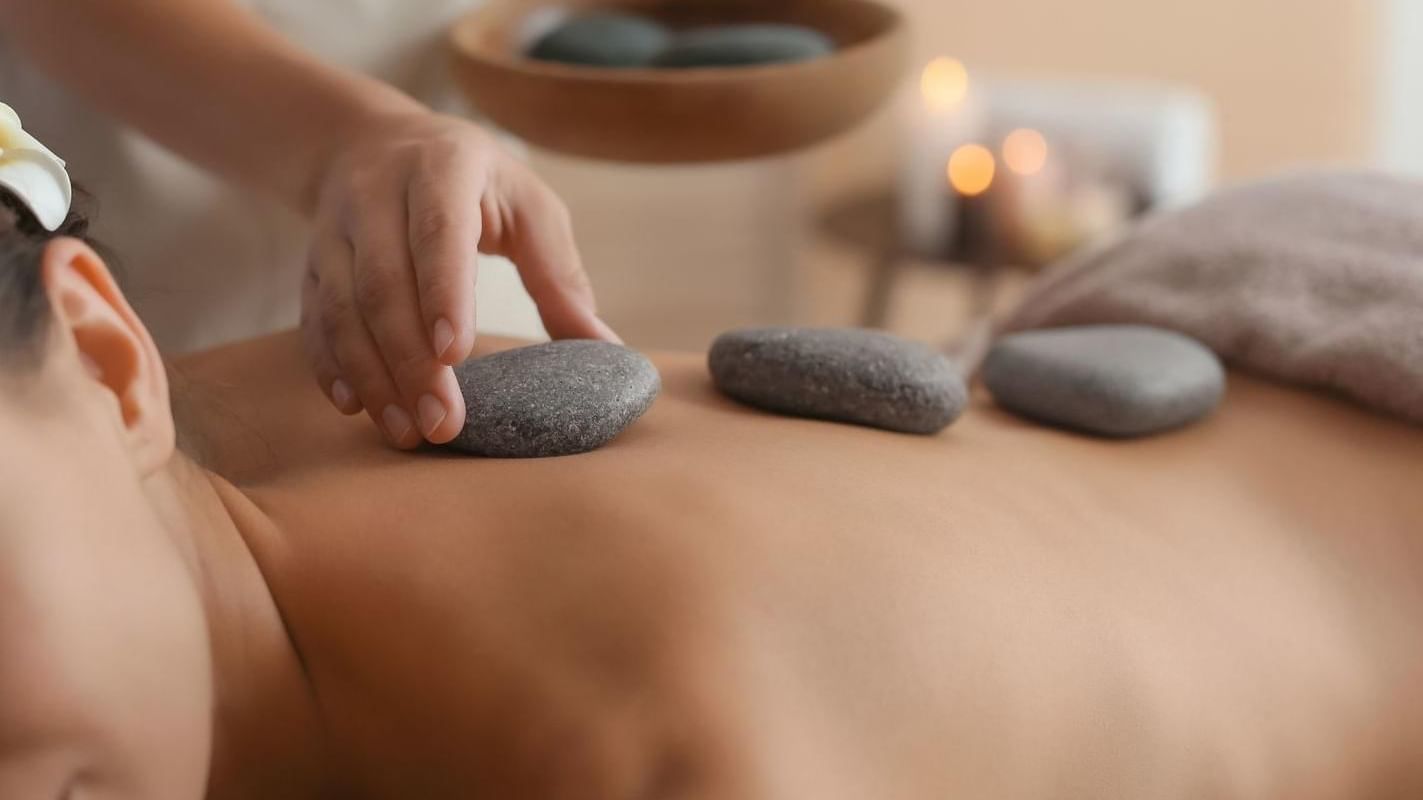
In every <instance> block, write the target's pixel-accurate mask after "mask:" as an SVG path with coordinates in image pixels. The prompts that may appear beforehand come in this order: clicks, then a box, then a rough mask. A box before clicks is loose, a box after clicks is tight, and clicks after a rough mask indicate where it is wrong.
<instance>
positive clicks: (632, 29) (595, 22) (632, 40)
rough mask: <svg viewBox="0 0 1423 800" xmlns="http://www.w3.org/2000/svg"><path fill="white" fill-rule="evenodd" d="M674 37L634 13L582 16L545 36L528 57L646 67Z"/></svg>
mask: <svg viewBox="0 0 1423 800" xmlns="http://www.w3.org/2000/svg"><path fill="white" fill-rule="evenodd" d="M671 39H672V34H671V32H670V31H668V30H667V28H665V27H663V26H662V25H661V24H659V23H657V22H654V21H653V20H650V19H647V18H646V17H639V16H636V15H633V14H616V13H592V14H581V15H579V16H577V17H574V18H573V19H570V20H569V21H567V22H565V23H563V24H562V25H560V26H558V27H557V28H554V29H553V30H552V31H550V32H548V33H547V34H545V35H544V36H543V37H541V38H540V39H539V40H538V41H537V42H535V43H534V45H533V47H531V48H529V53H528V55H529V57H530V58H536V59H539V60H540V61H558V62H562V63H565V64H582V65H584V66H592V67H624V68H629V67H646V66H650V65H651V64H652V60H653V59H654V58H656V57H657V56H658V54H660V53H661V52H662V51H663V50H665V49H666V48H667V46H668V44H669V43H670V42H671Z"/></svg>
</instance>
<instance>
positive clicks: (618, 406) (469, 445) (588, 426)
mask: <svg viewBox="0 0 1423 800" xmlns="http://www.w3.org/2000/svg"><path fill="white" fill-rule="evenodd" d="M455 377H456V378H457V379H458V380H459V385H460V391H461V392H462V393H463V394H464V403H465V424H464V430H462V431H460V434H459V436H457V437H455V439H454V441H452V442H450V443H449V445H448V446H449V447H452V448H454V449H456V450H462V451H464V452H466V453H473V454H474V455H479V456H491V457H494V458H541V457H544V456H564V455H572V454H574V453H584V452H587V451H589V450H594V449H596V448H599V447H602V446H603V445H605V444H607V443H608V442H609V441H611V440H612V438H613V437H614V436H617V435H618V434H619V433H622V431H623V429H625V428H627V427H628V426H629V425H631V424H632V423H633V421H634V420H636V419H637V418H638V417H640V416H642V414H643V412H645V411H647V409H648V408H650V407H651V406H652V401H653V400H654V399H656V397H657V393H658V392H659V391H661V388H662V379H661V377H659V376H658V374H657V368H656V367H654V366H652V362H651V361H648V360H647V358H646V357H645V356H643V355H641V354H640V353H636V352H634V351H632V350H629V349H627V348H626V347H622V346H619V345H615V344H610V343H608V342H596V341H585V340H565V341H558V342H549V343H547V344H536V345H531V346H529V347H520V348H518V349H516V350H505V351H503V352H499V353H494V354H493V355H488V356H484V357H482V358H476V359H472V360H469V361H466V362H464V363H463V364H461V365H459V366H458V367H456V368H455Z"/></svg>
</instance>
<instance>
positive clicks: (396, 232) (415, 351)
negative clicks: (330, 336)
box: [351, 207, 464, 444]
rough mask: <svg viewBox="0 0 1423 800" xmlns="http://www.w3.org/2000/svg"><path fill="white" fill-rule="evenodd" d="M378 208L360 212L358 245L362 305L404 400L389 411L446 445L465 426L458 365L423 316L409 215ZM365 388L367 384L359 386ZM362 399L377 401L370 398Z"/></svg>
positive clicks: (356, 279) (356, 277) (386, 413)
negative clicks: (442, 351) (446, 356)
mask: <svg viewBox="0 0 1423 800" xmlns="http://www.w3.org/2000/svg"><path fill="white" fill-rule="evenodd" d="M404 210H405V209H404V208H403V207H402V208H400V209H399V212H400V213H395V214H391V213H390V210H389V209H388V208H380V209H377V208H374V207H372V208H370V209H369V211H368V212H367V213H363V214H360V215H358V216H357V217H356V219H357V220H358V221H357V222H356V224H355V225H354V226H353V228H352V231H351V234H352V243H353V245H354V250H355V252H354V259H353V262H352V263H353V265H354V267H353V269H352V283H353V287H352V288H353V294H354V297H355V302H356V308H357V310H358V311H359V312H360V315H361V318H362V320H364V322H365V327H366V329H367V330H368V331H369V333H370V337H371V339H372V340H373V341H374V343H375V347H376V350H377V351H378V353H379V358H380V360H381V361H383V362H384V366H385V370H386V372H387V374H388V375H389V376H390V378H391V379H392V380H393V381H394V383H395V387H396V391H397V392H398V394H399V396H400V399H399V400H398V401H396V402H392V403H391V404H390V405H388V406H387V407H386V408H385V409H384V410H383V411H382V412H381V413H382V417H389V420H388V421H387V423H386V424H387V426H388V427H394V426H395V425H396V424H397V422H398V421H399V420H401V419H402V417H403V418H404V419H405V420H408V421H409V422H410V423H411V424H412V425H413V426H415V428H416V429H417V433H416V436H417V439H418V438H419V437H421V436H423V437H424V438H425V439H428V440H429V441H431V442H434V443H436V444H442V443H444V442H448V441H449V440H451V439H453V438H454V437H455V435H456V434H458V433H459V432H460V428H462V427H463V426H464V399H463V397H462V396H461V395H460V391H459V384H458V383H457V382H456V381H455V376H454V371H453V370H451V369H450V367H449V366H447V365H445V364H442V363H440V362H439V361H438V360H437V359H436V358H435V354H434V351H433V349H432V348H431V346H430V341H429V338H428V336H427V335H426V334H425V331H426V330H427V328H426V327H425V325H423V324H422V322H421V314H420V302H419V298H418V296H417V294H416V283H415V277H414V275H413V274H412V267H411V264H410V249H409V245H408V237H407V236H406V230H405V229H406V220H405V217H406V214H405V213H403V212H404ZM357 391H359V389H358V390H357ZM361 400H362V402H365V403H366V407H367V408H370V407H371V406H370V403H369V402H368V401H366V398H365V397H364V396H362V398H361Z"/></svg>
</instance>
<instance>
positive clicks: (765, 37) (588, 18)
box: [521, 10, 836, 69]
mask: <svg viewBox="0 0 1423 800" xmlns="http://www.w3.org/2000/svg"><path fill="white" fill-rule="evenodd" d="M521 41H522V42H523V43H524V44H523V49H522V54H523V55H525V56H527V57H528V58H531V59H534V60H538V61H552V62H558V63H562V64H570V65H577V66H585V67H603V68H614V69H618V68H623V69H630V68H659V69H696V68H704V67H738V66H756V65H766V64H788V63H795V62H800V61H809V60H812V59H816V58H821V57H824V56H828V55H830V54H832V53H834V52H835V49H836V43H835V41H834V40H833V39H832V38H831V37H830V36H828V35H826V34H825V33H822V32H821V31H819V30H816V29H814V28H812V27H808V26H806V25H796V24H790V23H784V22H781V23H777V22H754V21H745V22H731V23H719V24H683V25H678V24H677V22H676V21H675V20H670V21H666V22H664V21H663V19H659V18H656V17H654V16H652V15H648V14H637V13H630V12H627V11H619V10H610V11H590V12H583V13H575V14H570V13H568V12H566V11H563V12H553V11H544V12H535V13H534V14H531V15H530V16H529V18H528V20H527V21H526V22H525V30H524V35H523V36H522V37H521Z"/></svg>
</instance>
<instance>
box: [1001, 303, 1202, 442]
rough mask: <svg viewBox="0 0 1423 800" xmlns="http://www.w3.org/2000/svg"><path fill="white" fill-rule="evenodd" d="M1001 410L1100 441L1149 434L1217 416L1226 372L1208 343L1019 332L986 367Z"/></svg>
mask: <svg viewBox="0 0 1423 800" xmlns="http://www.w3.org/2000/svg"><path fill="white" fill-rule="evenodd" d="M982 376H983V383H984V385H985V386H987V387H988V391H989V392H991V393H992V394H993V399H994V400H995V401H996V402H997V403H998V405H1000V406H1002V407H1003V408H1006V409H1008V410H1009V411H1012V412H1014V413H1016V414H1019V415H1021V416H1024V417H1027V418H1029V419H1033V420H1037V421H1039V422H1045V423H1047V424H1049V425H1055V426H1058V427H1063V428H1069V429H1072V430H1076V431H1082V432H1085V433H1094V434H1098V435H1100V436H1115V437H1127V436H1145V435H1147V434H1151V433H1158V432H1161V431H1167V430H1171V429H1173V428H1179V427H1181V426H1183V425H1187V424H1189V423H1192V422H1195V421H1196V420H1199V419H1201V418H1203V417H1205V416H1207V415H1208V414H1210V413H1211V412H1212V411H1214V410H1215V408H1216V406H1218V405H1219V404H1220V401H1221V398H1222V397H1223V396H1224V394H1225V370H1224V368H1222V367H1221V364H1220V360H1219V359H1217V358H1216V356H1215V354H1214V353H1212V352H1211V351H1210V350H1209V349H1207V348H1206V347H1205V346H1204V345H1202V344H1201V343H1199V342H1197V341H1196V340H1194V339H1190V338H1188V337H1186V336H1182V335H1181V334H1179V333H1174V332H1172V331H1167V330H1162V329H1160V328H1151V327H1147V326H1143V325H1088V326H1082V327H1073V328H1051V329H1046V330H1034V331H1026V332H1024V333H1015V334H1011V335H1009V336H1005V337H1003V338H1002V339H1000V340H999V341H998V342H997V343H996V344H995V345H994V346H993V349H992V350H990V351H989V353H988V357H987V359H985V360H984V362H983V370H982Z"/></svg>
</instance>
